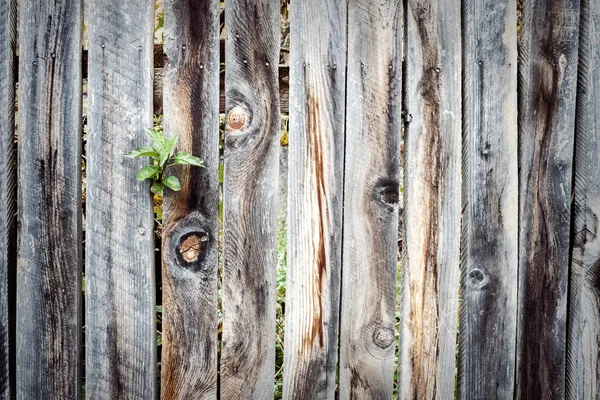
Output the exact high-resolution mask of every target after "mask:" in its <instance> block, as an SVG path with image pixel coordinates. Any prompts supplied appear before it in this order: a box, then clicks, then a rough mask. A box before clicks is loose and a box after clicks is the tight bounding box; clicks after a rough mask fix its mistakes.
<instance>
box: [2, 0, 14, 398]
mask: <svg viewBox="0 0 600 400" xmlns="http://www.w3.org/2000/svg"><path fill="white" fill-rule="evenodd" d="M16 18H17V2H16V1H15V0H5V1H1V2H0V60H1V61H0V99H2V100H1V103H0V104H1V106H0V107H1V108H0V154H2V158H0V399H8V398H9V397H10V396H11V394H12V397H14V396H15V385H14V379H15V376H14V371H11V365H12V366H14V360H15V348H14V339H15V325H14V314H13V312H14V307H13V306H14V301H12V299H14V297H15V290H14V283H15V281H14V273H15V271H16V261H17V257H16V249H17V246H16V245H17V231H16V226H17V224H16V213H17V191H16V190H17V167H16V164H15V160H16V149H15V142H14V138H13V134H14V129H15V78H16V76H15V73H14V69H15V68H14V67H15V66H14V63H15V58H16V54H15V52H16V41H17V26H16V20H17V19H16Z"/></svg>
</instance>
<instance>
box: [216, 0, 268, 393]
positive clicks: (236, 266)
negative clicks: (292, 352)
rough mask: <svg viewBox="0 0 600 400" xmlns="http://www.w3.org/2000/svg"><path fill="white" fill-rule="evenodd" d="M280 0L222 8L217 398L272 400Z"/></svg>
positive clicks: (234, 1)
mask: <svg viewBox="0 0 600 400" xmlns="http://www.w3.org/2000/svg"><path fill="white" fill-rule="evenodd" d="M279 6H280V3H279V1H278V0H254V1H250V0H228V1H226V3H225V9H226V17H225V24H226V26H227V42H226V46H225V49H226V50H225V51H226V54H225V57H226V60H227V63H226V66H225V91H226V98H227V100H226V109H227V116H226V131H225V172H224V183H223V198H224V207H223V217H224V220H223V300H222V304H223V347H222V352H221V366H220V368H221V376H220V378H221V380H220V395H221V397H222V398H227V399H239V398H253V399H270V398H273V390H274V385H273V381H274V377H275V275H276V267H277V254H276V247H275V238H276V223H277V210H276V193H277V174H278V152H279V126H280V121H279V90H278V67H277V64H278V61H279V46H280V43H279V24H280V15H279Z"/></svg>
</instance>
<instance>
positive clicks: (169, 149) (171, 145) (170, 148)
mask: <svg viewBox="0 0 600 400" xmlns="http://www.w3.org/2000/svg"><path fill="white" fill-rule="evenodd" d="M177 139H179V135H175V136H173V138H172V139H171V140H168V139H167V145H166V147H165V151H164V153H162V154H161V155H160V165H162V166H164V165H165V163H166V162H167V160H168V159H169V158H170V157H171V156H172V155H173V153H174V152H175V144H176V143H177Z"/></svg>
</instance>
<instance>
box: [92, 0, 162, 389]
mask: <svg viewBox="0 0 600 400" xmlns="http://www.w3.org/2000/svg"><path fill="white" fill-rule="evenodd" d="M153 21H154V3H153V2H148V1H144V0H129V1H122V0H93V1H92V3H91V4H90V16H89V25H88V29H89V80H88V88H89V89H88V96H89V116H88V142H87V161H88V162H87V168H88V169H87V208H86V218H87V219H86V278H87V281H86V393H87V396H88V397H89V398H92V399H121V398H135V399H152V398H155V397H156V392H157V390H156V375H157V374H156V336H155V318H156V316H155V300H154V246H153V244H154V234H153V227H154V223H153V222H154V221H153V213H152V200H151V197H150V190H149V184H148V182H144V183H138V182H137V181H136V179H135V176H136V173H137V171H138V170H139V168H141V167H142V166H144V165H147V163H148V161H147V160H141V159H140V160H132V159H125V158H124V157H123V154H124V153H125V152H127V151H129V150H131V149H133V148H135V147H139V146H141V145H146V144H148V139H147V137H146V135H144V133H143V128H148V127H151V126H152V50H153V46H152V34H153V26H154V25H153Z"/></svg>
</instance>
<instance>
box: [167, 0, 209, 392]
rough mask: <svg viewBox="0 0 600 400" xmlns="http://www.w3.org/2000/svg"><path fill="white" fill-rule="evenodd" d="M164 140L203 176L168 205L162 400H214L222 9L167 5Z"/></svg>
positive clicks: (173, 0) (181, 171) (183, 177)
mask: <svg viewBox="0 0 600 400" xmlns="http://www.w3.org/2000/svg"><path fill="white" fill-rule="evenodd" d="M165 36H166V37H167V38H168V39H167V41H166V44H165V51H166V54H167V57H168V60H169V63H168V66H167V68H166V70H165V102H164V105H165V114H164V115H165V119H164V121H165V133H166V134H167V135H168V136H173V135H175V134H179V135H180V136H179V142H178V151H187V152H189V153H191V154H193V155H195V156H198V157H200V158H202V160H204V162H205V165H206V168H197V167H193V168H190V167H185V168H176V169H175V168H173V169H171V170H170V171H169V170H167V173H168V174H175V175H176V176H177V177H178V178H179V180H180V182H181V187H182V190H181V191H180V192H173V191H171V190H169V189H165V193H164V202H163V218H164V221H163V234H162V243H163V246H162V256H163V278H162V294H163V325H162V334H163V354H162V365H161V371H162V380H161V387H162V390H161V392H162V398H163V399H216V398H217V269H218V268H217V251H218V238H219V216H218V206H219V175H218V174H219V100H218V98H219V47H218V46H219V2H218V1H217V0H203V1H191V0H190V1H183V2H182V1H178V0H167V1H166V2H165Z"/></svg>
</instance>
